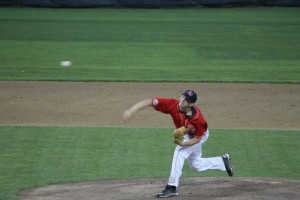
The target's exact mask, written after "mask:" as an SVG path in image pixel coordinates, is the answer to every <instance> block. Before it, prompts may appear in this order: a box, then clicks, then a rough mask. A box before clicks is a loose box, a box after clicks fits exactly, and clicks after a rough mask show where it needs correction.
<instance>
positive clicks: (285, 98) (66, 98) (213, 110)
mask: <svg viewBox="0 0 300 200" xmlns="http://www.w3.org/2000/svg"><path fill="white" fill-rule="evenodd" d="M187 88H192V89H194V90H196V91H197V92H198V95H199V101H198V102H197V105H198V106H199V107H200V109H201V110H202V113H203V114H204V116H205V117H206V119H207V121H208V124H209V127H210V128H267V129H300V85H282V84H280V85H274V84H206V83H180V84H178V83H72V82H67V83H65V82H0V105H1V106H0V124H1V125H7V124H22V125H26V124H29V125H75V126H81V125H82V126H124V124H123V123H122V120H121V115H122V112H123V111H124V110H125V109H127V108H128V107H129V106H131V105H132V104H133V103H135V102H137V101H139V100H141V99H145V98H151V97H153V96H159V97H173V98H178V97H179V96H180V93H181V92H182V91H184V90H185V89H187ZM125 126H132V127H173V124H172V122H171V120H170V117H169V116H167V115H162V114H160V113H158V112H156V111H154V110H153V109H148V110H147V109H146V110H143V111H141V112H140V113H138V115H136V117H135V118H134V119H133V120H131V121H130V123H129V124H127V125H125Z"/></svg>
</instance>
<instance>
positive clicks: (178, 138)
mask: <svg viewBox="0 0 300 200" xmlns="http://www.w3.org/2000/svg"><path fill="white" fill-rule="evenodd" d="M187 133H188V128H187V127H185V126H182V127H180V128H177V129H175V130H174V132H173V140H174V143H175V144H181V142H183V137H184V135H185V134H187Z"/></svg>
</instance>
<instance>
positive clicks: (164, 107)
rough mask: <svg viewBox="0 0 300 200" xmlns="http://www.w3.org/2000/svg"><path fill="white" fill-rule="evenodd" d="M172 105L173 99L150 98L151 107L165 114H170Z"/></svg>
mask: <svg viewBox="0 0 300 200" xmlns="http://www.w3.org/2000/svg"><path fill="white" fill-rule="evenodd" d="M173 103H175V100H174V99H165V98H158V97H153V98H152V107H153V108H154V109H155V110H157V111H160V112H162V113H165V114H169V113H170V111H171V110H170V109H171V106H170V105H172V104H173Z"/></svg>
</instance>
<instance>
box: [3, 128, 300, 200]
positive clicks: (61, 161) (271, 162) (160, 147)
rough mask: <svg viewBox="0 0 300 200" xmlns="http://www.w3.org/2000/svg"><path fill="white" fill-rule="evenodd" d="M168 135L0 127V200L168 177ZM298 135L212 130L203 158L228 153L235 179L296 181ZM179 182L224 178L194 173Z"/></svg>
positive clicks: (171, 146)
mask: <svg viewBox="0 0 300 200" xmlns="http://www.w3.org/2000/svg"><path fill="white" fill-rule="evenodd" d="M171 132H172V130H171V129H166V128H163V129H157V128H137V129H131V128H110V127H107V128H103V127H102V128H101V127H35V126H0V163H1V165H0V197H1V199H6V200H9V199H15V198H16V193H17V192H18V191H20V190H22V189H25V188H30V187H35V186H42V185H47V184H54V183H63V182H72V181H84V180H106V179H128V178H152V177H165V178H166V180H167V177H168V175H169V172H170V168H171V160H172V155H173V150H174V147H175V145H174V144H173V143H172V141H171V138H170V137H171ZM299 140H300V134H299V131H288V130H276V131H275V130H274V131H273V130H272V131H270V130H230V129H224V130H223V129H213V130H211V131H210V139H209V140H208V141H207V142H206V143H205V144H204V145H203V153H204V155H203V156H204V157H209V156H217V155H222V154H223V153H226V152H227V153H230V154H231V156H232V159H233V160H232V161H233V165H234V167H235V176H236V177H272V178H287V179H298V180H299V179H300V174H299V173H297V172H299V170H300V167H299V166H300V159H299V157H298V156H295V155H299V153H300V152H299V151H300V143H299ZM183 176H193V177H194V176H205V177H206V176H225V177H226V176H227V175H226V173H224V172H219V171H207V172H194V171H192V170H190V169H189V167H188V164H187V163H186V165H185V167H184V170H183Z"/></svg>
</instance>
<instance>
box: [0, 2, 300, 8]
mask: <svg viewBox="0 0 300 200" xmlns="http://www.w3.org/2000/svg"><path fill="white" fill-rule="evenodd" d="M0 6H35V7H72V8H79V7H85V8H88V7H141V8H160V7H192V6H211V7H223V6H300V0H0Z"/></svg>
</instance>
